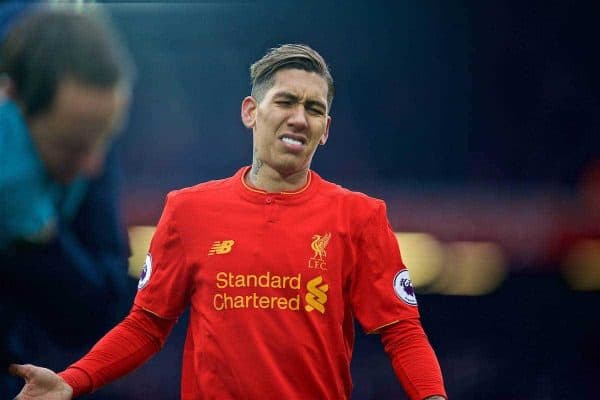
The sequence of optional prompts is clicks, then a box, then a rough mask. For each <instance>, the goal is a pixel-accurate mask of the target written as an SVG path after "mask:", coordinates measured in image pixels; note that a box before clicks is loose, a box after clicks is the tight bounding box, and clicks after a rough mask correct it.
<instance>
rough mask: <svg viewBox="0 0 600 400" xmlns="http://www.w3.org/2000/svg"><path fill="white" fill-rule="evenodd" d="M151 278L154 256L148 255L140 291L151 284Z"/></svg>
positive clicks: (140, 281) (141, 275)
mask: <svg viewBox="0 0 600 400" xmlns="http://www.w3.org/2000/svg"><path fill="white" fill-rule="evenodd" d="M150 276H152V256H151V255H150V253H148V254H147V255H146V262H145V263H144V267H143V268H142V272H141V273H140V280H139V282H138V290H139V289H143V288H144V287H145V286H146V285H147V284H148V282H150Z"/></svg>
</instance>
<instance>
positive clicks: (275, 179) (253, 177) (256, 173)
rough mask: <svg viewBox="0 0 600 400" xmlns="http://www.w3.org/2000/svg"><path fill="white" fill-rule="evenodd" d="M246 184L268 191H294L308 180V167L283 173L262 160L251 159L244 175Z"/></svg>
mask: <svg viewBox="0 0 600 400" xmlns="http://www.w3.org/2000/svg"><path fill="white" fill-rule="evenodd" d="M244 180H245V181H246V184H248V185H250V186H252V187H254V188H256V189H260V190H264V191H265V192H268V193H279V192H295V191H298V190H300V189H302V188H303V187H304V186H305V185H306V182H307V181H308V168H306V169H303V170H301V171H297V172H293V173H291V174H288V175H284V174H282V173H280V172H278V171H277V170H275V169H273V168H272V167H270V166H268V165H266V164H264V163H263V161H262V160H257V159H255V160H253V162H252V168H251V169H250V171H249V172H248V173H247V174H246V176H245V177H244Z"/></svg>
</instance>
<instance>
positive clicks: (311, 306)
mask: <svg viewBox="0 0 600 400" xmlns="http://www.w3.org/2000/svg"><path fill="white" fill-rule="evenodd" d="M306 290H307V291H308V293H306V296H305V297H304V299H305V301H306V305H305V306H304V309H305V310H306V311H308V312H311V311H313V310H317V311H318V312H320V313H321V314H324V313H325V303H327V291H328V290H329V285H328V284H326V283H323V277H321V276H317V277H316V278H313V279H311V280H310V281H308V283H307V284H306Z"/></svg>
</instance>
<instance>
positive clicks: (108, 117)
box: [28, 79, 129, 183]
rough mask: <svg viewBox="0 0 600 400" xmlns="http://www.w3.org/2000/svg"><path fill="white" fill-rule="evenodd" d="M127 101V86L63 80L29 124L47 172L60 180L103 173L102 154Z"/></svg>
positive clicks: (66, 180)
mask: <svg viewBox="0 0 600 400" xmlns="http://www.w3.org/2000/svg"><path fill="white" fill-rule="evenodd" d="M128 104H129V91H128V89H126V88H124V87H122V86H119V85H116V86H115V87H111V88H98V87H94V86H90V85H87V84H84V83H81V82H79V81H76V80H73V79H66V80H64V81H62V82H61V83H60V84H59V86H58V88H57V91H56V96H55V98H54V100H53V102H52V104H51V106H50V108H49V109H48V110H47V111H45V112H43V113H42V114H39V115H35V116H33V117H32V118H31V119H30V120H29V121H28V125H29V128H30V131H31V134H32V137H33V141H34V143H35V145H36V148H37V150H38V153H39V155H40V157H41V159H42V161H43V162H44V164H45V166H46V169H47V170H48V172H49V174H50V175H51V176H52V177H53V178H54V179H56V180H57V181H58V182H61V183H69V182H71V181H72V180H73V179H75V178H76V177H77V176H79V175H84V176H88V177H93V176H96V175H98V174H99V173H100V172H102V169H103V166H104V157H105V155H106V151H107V148H108V146H109V144H110V141H111V139H112V138H113V136H114V135H115V134H116V133H117V132H118V129H119V128H120V125H121V124H122V121H123V118H124V116H125V114H126V112H127V107H128Z"/></svg>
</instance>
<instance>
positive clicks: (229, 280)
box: [135, 167, 418, 400]
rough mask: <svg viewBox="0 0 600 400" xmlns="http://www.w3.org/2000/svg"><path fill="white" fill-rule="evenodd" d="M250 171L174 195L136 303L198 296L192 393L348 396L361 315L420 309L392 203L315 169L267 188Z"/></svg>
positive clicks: (189, 300) (191, 300) (164, 313)
mask: <svg viewBox="0 0 600 400" xmlns="http://www.w3.org/2000/svg"><path fill="white" fill-rule="evenodd" d="M247 171H248V167H247V168H243V169H241V170H239V171H238V172H237V173H236V175H234V176H233V177H231V178H229V179H224V180H219V181H212V182H208V183H204V184H201V185H198V186H195V187H191V188H187V189H183V190H179V191H175V192H172V193H170V194H169V195H168V197H167V203H166V205H165V209H164V212H163V215H162V217H161V219H160V222H159V224H158V227H157V230H156V233H155V235H154V238H153V239H152V243H151V246H150V253H149V255H148V257H147V262H146V266H145V268H144V271H143V273H142V277H141V279H140V284H139V286H140V289H139V292H138V294H137V297H136V299H135V304H137V305H138V306H140V307H142V308H144V309H146V310H148V311H150V312H152V313H154V314H156V315H158V316H161V317H163V318H177V317H178V316H179V315H180V314H181V313H182V312H183V311H184V309H185V308H186V307H188V306H191V313H190V321H189V328H188V334H187V339H186V344H185V350H184V362H183V364H184V365H183V373H182V375H183V376H182V399H184V400H188V399H194V400H197V399H236V400H239V399H258V398H260V399H335V400H339V399H347V398H349V396H350V393H351V390H352V383H351V378H350V358H351V356H352V348H353V343H354V326H353V319H354V317H356V318H357V319H358V321H359V322H360V324H361V326H362V327H363V328H364V329H365V330H366V331H367V332H375V331H377V330H378V329H379V328H381V327H384V326H386V325H389V324H392V323H394V322H396V321H399V320H401V319H404V318H414V317H418V310H417V307H416V299H415V296H414V291H413V290H412V286H411V284H410V278H409V276H408V271H406V270H405V268H404V266H403V264H402V260H401V258H400V251H399V249H398V244H397V241H396V238H395V236H394V234H393V232H392V230H391V229H390V226H389V223H388V219H387V216H386V209H385V205H384V203H383V202H382V201H381V200H376V199H373V198H370V197H368V196H366V195H364V194H361V193H356V192H351V191H349V190H346V189H343V188H341V187H340V186H337V185H334V184H332V183H329V182H327V181H325V180H323V179H322V178H320V177H319V176H318V175H317V174H316V173H314V172H312V171H311V172H310V174H309V180H308V183H307V185H306V186H305V187H304V188H303V189H301V190H300V191H298V192H294V193H288V192H282V193H266V192H264V191H261V190H256V189H253V188H250V187H248V186H247V185H246V184H245V183H244V179H243V177H244V174H245V173H246V172H247Z"/></svg>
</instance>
